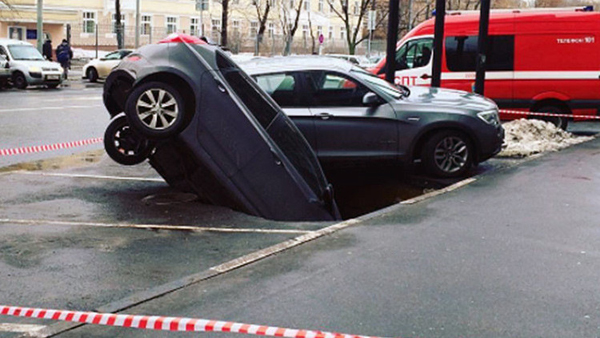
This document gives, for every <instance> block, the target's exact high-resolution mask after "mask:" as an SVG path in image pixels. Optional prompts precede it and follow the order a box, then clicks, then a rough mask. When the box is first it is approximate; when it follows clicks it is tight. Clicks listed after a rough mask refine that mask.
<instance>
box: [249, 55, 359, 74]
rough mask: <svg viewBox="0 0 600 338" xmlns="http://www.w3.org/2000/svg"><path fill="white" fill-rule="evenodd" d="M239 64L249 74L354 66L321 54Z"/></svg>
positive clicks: (338, 69) (344, 70) (348, 67)
mask: <svg viewBox="0 0 600 338" xmlns="http://www.w3.org/2000/svg"><path fill="white" fill-rule="evenodd" d="M239 65H240V67H242V68H243V69H244V71H245V72H246V73H248V74H250V75H254V74H268V73H280V72H291V71H299V70H334V71H338V72H341V73H348V72H349V71H350V70H351V69H352V68H354V67H355V65H354V64H353V63H351V62H349V61H346V60H342V59H339V58H334V57H327V56H321V55H306V56H276V57H270V58H256V59H252V60H249V61H245V62H241V63H240V64H239Z"/></svg>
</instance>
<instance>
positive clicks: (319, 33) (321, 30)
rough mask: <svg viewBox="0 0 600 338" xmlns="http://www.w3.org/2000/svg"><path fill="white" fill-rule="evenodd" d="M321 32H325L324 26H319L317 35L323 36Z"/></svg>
mask: <svg viewBox="0 0 600 338" xmlns="http://www.w3.org/2000/svg"><path fill="white" fill-rule="evenodd" d="M321 34H323V26H317V37H319V36H321Z"/></svg>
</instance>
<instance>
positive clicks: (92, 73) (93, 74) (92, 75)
mask: <svg viewBox="0 0 600 338" xmlns="http://www.w3.org/2000/svg"><path fill="white" fill-rule="evenodd" d="M85 76H86V77H87V78H88V80H90V82H96V81H98V71H97V70H96V68H94V67H90V68H88V69H87V70H86V71H85Z"/></svg>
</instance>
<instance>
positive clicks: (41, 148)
mask: <svg viewBox="0 0 600 338" xmlns="http://www.w3.org/2000/svg"><path fill="white" fill-rule="evenodd" d="M100 142H102V137H96V138H91V139H87V140H81V141H75V142H64V143H56V144H50V145H43V146H32V147H21V148H13V149H0V156H9V155H20V154H30V153H39V152H43V151H51V150H59V149H68V148H74V147H81V146H85V145H90V144H95V143H100Z"/></svg>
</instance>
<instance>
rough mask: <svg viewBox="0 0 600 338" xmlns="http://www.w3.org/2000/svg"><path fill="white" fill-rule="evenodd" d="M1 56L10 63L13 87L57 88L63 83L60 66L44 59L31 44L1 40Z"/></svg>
mask: <svg viewBox="0 0 600 338" xmlns="http://www.w3.org/2000/svg"><path fill="white" fill-rule="evenodd" d="M1 55H4V56H5V58H6V61H8V65H9V68H10V74H11V79H12V83H13V86H15V87H17V88H19V89H25V88H27V86H28V85H46V86H48V87H49V88H56V87H58V86H59V85H60V84H61V83H62V81H63V69H62V67H61V66H60V64H58V63H56V62H51V61H48V60H46V59H44V57H43V56H42V54H41V53H40V52H39V51H38V50H37V49H36V48H35V47H34V46H33V45H32V44H30V43H29V42H25V41H20V40H11V39H0V56H1Z"/></svg>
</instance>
